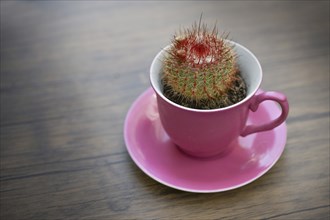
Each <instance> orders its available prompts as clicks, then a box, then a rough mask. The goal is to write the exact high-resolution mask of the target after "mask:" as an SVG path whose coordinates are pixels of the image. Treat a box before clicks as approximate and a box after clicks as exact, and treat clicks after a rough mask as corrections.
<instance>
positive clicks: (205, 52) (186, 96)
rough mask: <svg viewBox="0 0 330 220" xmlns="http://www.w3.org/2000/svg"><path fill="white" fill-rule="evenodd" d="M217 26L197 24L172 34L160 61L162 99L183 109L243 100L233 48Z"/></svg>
mask: <svg viewBox="0 0 330 220" xmlns="http://www.w3.org/2000/svg"><path fill="white" fill-rule="evenodd" d="M226 38H227V36H225V35H224V34H222V35H221V36H220V37H218V31H217V28H216V26H214V28H213V30H212V31H210V30H209V29H208V28H207V26H206V25H205V24H203V25H201V22H199V24H198V25H197V24H196V23H195V24H194V25H193V26H192V28H191V29H184V30H181V31H180V32H179V33H178V34H175V35H174V37H173V39H172V44H171V46H170V48H169V49H168V50H167V54H166V55H167V56H166V57H165V59H164V61H163V74H162V84H163V88H164V90H163V93H164V95H165V96H166V97H167V98H168V99H170V100H172V101H173V102H176V103H178V104H180V105H182V106H186V107H190V108H196V109H214V108H222V107H226V106H229V105H232V104H234V103H237V102H239V101H241V100H242V99H244V98H245V96H246V86H245V83H244V80H243V79H242V77H241V76H240V72H239V69H238V67H237V64H236V58H237V57H236V55H235V53H234V51H233V48H232V47H231V46H230V45H229V44H228V41H227V40H226Z"/></svg>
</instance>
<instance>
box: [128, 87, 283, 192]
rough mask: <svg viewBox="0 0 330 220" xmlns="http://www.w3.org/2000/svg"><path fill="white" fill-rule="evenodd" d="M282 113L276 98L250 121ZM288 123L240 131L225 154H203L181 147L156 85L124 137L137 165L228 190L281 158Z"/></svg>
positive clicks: (194, 188)
mask: <svg viewBox="0 0 330 220" xmlns="http://www.w3.org/2000/svg"><path fill="white" fill-rule="evenodd" d="M279 114H280V109H279V108H278V107H277V105H276V104H275V103H273V102H270V101H265V102H263V103H262V104H260V106H259V109H258V110H257V112H255V113H253V112H250V115H249V119H248V123H255V124H258V123H261V122H263V121H268V120H269V119H272V118H275V117H276V116H278V115H279ZM286 134H287V130H286V124H285V123H283V124H281V125H280V126H278V127H277V128H275V129H274V130H272V131H267V132H260V133H257V134H251V135H248V136H246V137H244V138H243V137H239V138H238V140H237V141H235V142H234V143H232V146H231V147H230V149H232V150H231V151H229V152H227V153H226V154H224V155H220V156H217V157H213V158H209V159H198V158H194V157H191V156H188V155H186V154H184V153H183V152H181V151H180V150H179V149H178V148H177V147H176V146H175V145H174V144H173V143H172V142H171V141H170V139H169V137H168V136H167V134H166V133H165V131H164V130H163V127H162V125H161V122H160V119H159V115H158V111H157V103H156V95H155V94H154V91H153V90H152V88H149V89H148V90H147V91H145V92H144V93H143V94H142V95H141V96H140V97H138V98H137V100H136V101H135V102H134V103H133V105H132V106H131V108H130V110H129V112H128V114H127V116H126V120H125V127H124V138H125V143H126V147H127V150H128V152H129V154H130V156H131V158H132V159H133V161H134V162H135V163H136V165H137V166H138V167H139V168H140V169H141V170H142V171H143V172H145V173H146V174H147V175H148V176H150V177H151V178H153V179H155V180H156V181H158V182H160V183H162V184H164V185H167V186H169V187H172V188H175V189H179V190H183V191H188V192H199V193H210V192H222V191H226V190H231V189H235V188H238V187H241V186H244V185H246V184H248V183H250V182H252V181H254V180H256V179H257V178H259V177H260V176H262V175H263V174H265V173H266V172H267V171H268V170H269V169H270V168H271V167H272V166H274V164H275V163H276V162H277V160H278V159H279V158H280V156H281V154H282V152H283V150H284V147H285V143H286Z"/></svg>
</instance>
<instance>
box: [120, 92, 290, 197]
mask: <svg viewBox="0 0 330 220" xmlns="http://www.w3.org/2000/svg"><path fill="white" fill-rule="evenodd" d="M258 91H263V90H262V89H260V88H259V89H258ZM148 93H151V94H150V95H153V94H155V92H154V91H153V88H152V87H149V88H148V89H146V90H145V91H143V92H142V93H141V94H140V95H139V96H138V97H137V98H136V99H135V100H134V102H133V103H132V104H131V106H130V108H129V110H128V112H127V114H126V117H125V122H124V141H125V147H126V150H127V151H128V153H129V156H130V158H131V159H132V160H133V161H134V163H135V164H136V165H137V166H138V167H139V168H140V169H141V170H142V171H143V172H144V173H145V174H146V175H147V176H148V177H149V178H151V179H153V180H155V181H157V182H159V183H161V184H163V185H165V186H168V187H170V188H173V189H176V190H180V191H185V192H192V193H218V192H225V191H229V190H233V189H237V188H240V187H243V186H246V185H248V184H250V183H252V182H254V181H255V180H257V179H259V178H260V177H262V176H263V175H265V174H266V173H267V172H268V171H269V170H270V169H271V168H273V167H274V165H275V164H276V163H277V162H278V160H279V159H280V158H281V156H282V154H283V152H284V150H285V147H286V141H287V125H286V121H284V122H283V123H282V124H281V125H279V126H278V127H276V128H274V129H273V130H275V129H279V128H281V129H284V130H285V132H284V133H285V137H283V139H285V140H284V145H283V146H281V148H282V149H281V150H280V152H279V154H278V156H277V157H276V158H274V161H273V162H272V163H271V164H270V165H269V166H268V167H267V168H265V169H264V170H263V171H262V172H260V173H258V175H256V176H255V177H253V178H251V179H249V180H247V181H244V182H242V183H241V184H235V185H233V186H231V187H220V188H219V189H210V190H208V189H193V187H192V188H187V187H181V186H178V185H175V184H171V183H168V182H166V181H164V180H162V179H161V178H159V177H157V176H156V175H154V174H153V173H151V172H149V171H148V169H147V168H145V167H144V165H142V164H141V163H140V162H139V160H138V159H137V157H136V156H135V155H134V153H133V152H132V150H131V148H132V146H131V145H132V144H130V143H129V142H130V141H129V137H128V132H126V131H127V128H128V126H129V119H130V118H131V114H133V112H134V110H135V109H136V106H137V105H138V103H139V102H140V101H141V99H142V98H143V97H144V96H148ZM129 146H131V147H129ZM219 159H220V158H219ZM196 161H198V160H196Z"/></svg>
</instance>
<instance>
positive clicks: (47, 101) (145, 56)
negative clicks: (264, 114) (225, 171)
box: [0, 1, 330, 219]
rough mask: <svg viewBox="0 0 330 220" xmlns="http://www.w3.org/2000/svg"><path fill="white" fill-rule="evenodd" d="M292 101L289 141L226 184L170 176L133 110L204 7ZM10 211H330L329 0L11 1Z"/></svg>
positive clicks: (284, 215)
mask: <svg viewBox="0 0 330 220" xmlns="http://www.w3.org/2000/svg"><path fill="white" fill-rule="evenodd" d="M201 12H203V20H204V21H205V22H206V23H209V24H211V25H213V24H214V22H215V21H217V24H218V26H219V29H220V31H222V30H223V31H229V32H230V36H231V38H232V39H233V40H235V41H237V42H239V43H241V44H243V45H245V46H246V47H248V48H249V49H251V50H252V51H253V52H254V53H255V54H256V56H257V57H258V58H259V60H260V62H261V64H262V67H263V70H264V80H263V83H262V88H263V89H264V90H276V91H281V92H283V93H285V94H286V95H287V97H288V99H289V103H290V113H289V118H288V120H287V126H288V139H287V144H286V149H285V152H284V154H283V155H282V157H281V159H280V160H279V161H278V163H277V164H276V165H275V166H274V167H273V168H272V169H271V170H270V171H269V172H268V173H267V174H266V175H264V176H263V177H261V178H260V179H258V180H256V181H255V182H253V183H251V184H249V185H247V186H244V187H242V188H239V189H236V190H232V191H228V192H223V193H215V194H193V193H187V192H181V191H178V190H174V189H171V188H168V187H166V186H163V185H161V184H160V183H157V182H156V181H154V180H152V179H151V178H149V177H148V176H146V175H145V174H144V173H143V172H142V171H140V170H139V169H138V168H137V166H136V165H135V164H134V163H133V161H132V160H131V159H130V157H129V155H128V153H127V152H126V149H125V143H124V140H123V122H124V119H125V116H126V113H127V111H128V109H129V107H130V106H131V104H132V102H133V101H134V100H135V99H136V97H137V96H138V95H140V94H141V93H142V92H143V91H145V90H146V89H147V88H148V87H149V75H148V72H149V67H150V64H151V61H152V59H153V57H154V56H155V55H156V53H157V52H158V51H159V50H160V49H161V48H163V47H164V46H166V45H167V44H168V43H169V42H170V38H171V36H172V35H173V34H174V32H175V31H176V30H177V29H178V28H179V27H180V26H181V27H182V26H190V25H191V24H192V23H193V22H194V21H196V20H198V19H199V16H200V14H201ZM0 51H1V87H0V88H1V118H0V119H1V132H0V135H1V136H0V137H1V148H0V153H1V157H0V158H1V162H0V165H1V167H0V171H1V175H0V187H1V189H0V192H1V194H0V195H1V196H0V209H1V210H0V213H1V219H329V217H330V214H329V1H201V2H198V1H196V2H195V1H183V2H149V1H143V2H135V1H47V2H43V1H19V2H11V1H1V50H0Z"/></svg>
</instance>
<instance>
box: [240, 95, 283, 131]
mask: <svg viewBox="0 0 330 220" xmlns="http://www.w3.org/2000/svg"><path fill="white" fill-rule="evenodd" d="M266 100H271V101H275V102H277V103H278V104H279V105H280V106H281V109H282V113H281V115H280V116H278V117H277V118H276V119H274V120H272V121H270V122H267V123H265V124H261V125H246V126H245V128H244V129H243V131H242V133H241V136H243V137H245V136H247V135H249V134H252V133H256V132H260V131H268V130H271V129H273V128H275V127H277V126H279V125H280V124H282V123H283V122H284V121H285V119H286V118H287V116H288V113H289V103H288V101H287V98H286V96H285V95H284V94H282V93H280V92H262V93H260V94H257V95H255V96H254V98H253V101H252V103H251V104H250V106H249V109H250V110H251V111H253V112H255V111H257V109H258V107H259V104H260V103H261V102H263V101H266Z"/></svg>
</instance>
